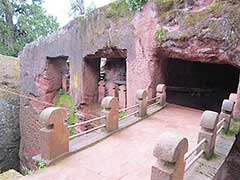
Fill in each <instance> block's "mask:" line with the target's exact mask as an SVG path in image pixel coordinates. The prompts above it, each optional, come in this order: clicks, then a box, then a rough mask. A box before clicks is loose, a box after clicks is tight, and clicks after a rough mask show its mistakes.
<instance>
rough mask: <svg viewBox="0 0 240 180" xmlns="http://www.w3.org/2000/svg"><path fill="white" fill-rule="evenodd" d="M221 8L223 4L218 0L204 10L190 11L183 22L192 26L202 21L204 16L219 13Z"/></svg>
mask: <svg viewBox="0 0 240 180" xmlns="http://www.w3.org/2000/svg"><path fill="white" fill-rule="evenodd" d="M222 8H223V4H222V3H220V2H216V3H214V5H213V6H210V7H209V8H207V9H206V10H204V11H201V12H196V13H192V14H190V15H189V16H187V17H186V19H185V24H186V25H188V26H192V25H194V24H196V23H199V22H201V21H204V20H205V19H206V18H208V17H210V16H212V15H214V14H217V13H219V12H220V11H221V10H222Z"/></svg>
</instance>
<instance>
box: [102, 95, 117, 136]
mask: <svg viewBox="0 0 240 180" xmlns="http://www.w3.org/2000/svg"><path fill="white" fill-rule="evenodd" d="M102 107H103V110H102V113H103V114H104V115H105V116H106V129H107V131H108V132H110V131H114V130H116V129H118V121H119V103H118V100H117V98H115V97H112V96H107V97H104V98H103V100H102Z"/></svg>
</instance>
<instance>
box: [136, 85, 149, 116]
mask: <svg viewBox="0 0 240 180" xmlns="http://www.w3.org/2000/svg"><path fill="white" fill-rule="evenodd" d="M136 98H137V104H138V105H139V106H138V115H139V116H140V117H144V116H146V115H147V91H146V90H144V89H139V90H137V94H136Z"/></svg>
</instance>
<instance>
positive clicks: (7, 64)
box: [0, 55, 20, 171]
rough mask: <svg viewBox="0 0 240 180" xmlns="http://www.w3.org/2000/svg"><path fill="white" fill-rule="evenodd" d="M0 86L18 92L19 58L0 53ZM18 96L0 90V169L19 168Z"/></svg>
mask: <svg viewBox="0 0 240 180" xmlns="http://www.w3.org/2000/svg"><path fill="white" fill-rule="evenodd" d="M0 72H1V74H0V88H2V89H5V90H11V91H14V92H19V90H20V88H19V60H18V59H15V58H11V57H6V56H2V55H0ZM19 106H20V101H19V97H18V96H15V95H12V94H9V93H6V92H2V91H0V171H6V170H8V169H12V168H14V169H18V168H19V157H18V152H19V144H20V129H19Z"/></svg>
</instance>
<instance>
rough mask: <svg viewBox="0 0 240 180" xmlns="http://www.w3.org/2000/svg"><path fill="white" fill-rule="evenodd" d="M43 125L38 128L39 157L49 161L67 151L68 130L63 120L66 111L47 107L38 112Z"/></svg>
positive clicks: (65, 117) (65, 116)
mask: <svg viewBox="0 0 240 180" xmlns="http://www.w3.org/2000/svg"><path fill="white" fill-rule="evenodd" d="M40 119H41V121H42V122H43V123H44V124H45V127H44V128H42V129H40V137H41V138H40V152H41V158H42V159H45V160H48V161H51V160H54V159H56V158H57V157H59V156H61V155H63V154H65V153H68V152H69V139H68V137H69V131H68V128H67V124H66V123H65V120H66V119H67V112H66V111H65V110H64V109H63V108H58V107H49V108H46V109H44V110H43V111H42V112H41V114H40Z"/></svg>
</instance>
